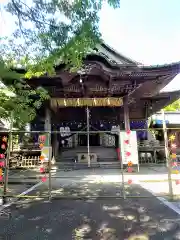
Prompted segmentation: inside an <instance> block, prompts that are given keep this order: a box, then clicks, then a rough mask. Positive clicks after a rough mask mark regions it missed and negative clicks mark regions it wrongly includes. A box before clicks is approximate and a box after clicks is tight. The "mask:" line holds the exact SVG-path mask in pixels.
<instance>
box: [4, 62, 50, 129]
mask: <svg viewBox="0 0 180 240" xmlns="http://www.w3.org/2000/svg"><path fill="white" fill-rule="evenodd" d="M21 77H22V75H21V74H18V73H17V72H14V71H11V70H10V69H9V68H7V66H6V65H5V64H4V63H3V61H2V60H1V61H0V79H2V82H3V83H4V84H5V85H6V87H5V88H4V87H2V88H1V89H0V117H1V118H4V119H6V120H9V121H10V120H11V118H12V116H13V120H14V127H17V128H22V127H23V126H24V125H25V124H26V123H28V122H30V121H32V120H33V119H34V117H35V116H36V110H37V109H39V108H40V107H41V105H42V104H43V102H44V101H45V100H46V99H48V97H49V96H48V93H47V92H46V91H45V90H44V89H43V88H38V89H35V90H32V89H31V88H30V87H29V86H28V85H27V83H26V82H25V81H23V80H22V79H21Z"/></svg>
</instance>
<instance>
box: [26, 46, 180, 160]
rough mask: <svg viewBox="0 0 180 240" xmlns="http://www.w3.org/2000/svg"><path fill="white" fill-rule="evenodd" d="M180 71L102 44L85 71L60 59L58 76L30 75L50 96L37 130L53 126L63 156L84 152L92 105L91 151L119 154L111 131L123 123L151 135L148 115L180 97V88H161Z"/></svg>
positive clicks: (33, 126)
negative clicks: (168, 90) (71, 67)
mask: <svg viewBox="0 0 180 240" xmlns="http://www.w3.org/2000/svg"><path fill="white" fill-rule="evenodd" d="M179 70H180V63H173V64H167V65H162V66H144V65H142V64H140V63H138V62H136V61H133V60H131V59H129V58H127V57H125V56H123V55H122V54H120V53H118V52H117V51H115V50H114V49H112V48H111V47H109V46H108V45H107V44H105V43H102V44H99V45H97V47H96V48H95V49H93V50H92V51H91V53H89V54H88V55H87V57H86V59H84V65H83V67H82V69H80V70H79V71H77V72H73V73H71V72H70V71H68V70H65V65H64V64H60V65H58V66H56V67H55V71H56V75H55V76H48V75H45V76H41V77H38V78H37V77H33V78H31V79H30V80H28V84H29V85H30V86H31V87H38V86H42V87H43V88H45V89H46V90H47V91H48V92H49V95H50V99H49V100H48V101H47V102H46V103H45V104H44V106H43V107H42V108H41V109H40V110H39V111H38V113H37V117H36V119H34V121H33V122H32V123H31V130H33V131H44V130H51V131H52V135H51V144H52V150H53V155H54V156H55V157H56V160H57V161H66V160H67V161H68V159H72V158H75V156H76V153H77V152H78V151H79V152H81V151H82V152H83V151H87V134H86V133H81V131H85V132H86V131H87V107H88V114H89V115H88V116H89V119H88V121H89V131H90V132H89V146H90V151H91V149H92V151H93V152H96V154H97V157H98V159H100V160H102V161H103V160H104V159H105V158H109V159H110V158H112V159H113V158H114V159H115V153H116V151H115V148H116V144H117V143H116V137H115V136H114V135H113V134H106V133H105V131H111V132H112V133H113V129H114V128H116V127H117V126H118V127H120V129H122V130H123V129H131V130H133V129H135V130H138V129H141V131H137V138H138V140H146V139H147V131H145V130H146V129H147V119H148V117H149V116H151V115H152V114H154V113H156V112H157V111H159V110H160V109H162V108H163V107H165V106H167V105H169V104H170V103H172V102H173V101H175V100H176V99H178V98H179V91H176V92H171V93H160V90H161V89H163V88H164V87H165V86H166V85H167V84H168V83H169V82H170V81H171V80H172V79H173V78H174V77H175V76H176V75H177V74H178V73H179ZM142 129H145V130H144V131H142ZM53 131H57V132H56V133H53ZM76 131H77V132H80V133H75V132H76ZM91 131H93V133H91ZM103 131H104V133H103ZM63 149H64V150H63ZM65 150H66V151H65ZM67 150H68V151H67ZM107 152H108V153H107Z"/></svg>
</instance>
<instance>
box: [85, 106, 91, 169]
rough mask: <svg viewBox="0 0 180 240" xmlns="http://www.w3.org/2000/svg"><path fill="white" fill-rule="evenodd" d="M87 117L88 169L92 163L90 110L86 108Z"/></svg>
mask: <svg viewBox="0 0 180 240" xmlns="http://www.w3.org/2000/svg"><path fill="white" fill-rule="evenodd" d="M86 117H87V152H88V167H90V166H91V161H90V149H89V108H88V107H87V108H86Z"/></svg>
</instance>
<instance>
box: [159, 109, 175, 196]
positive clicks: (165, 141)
mask: <svg viewBox="0 0 180 240" xmlns="http://www.w3.org/2000/svg"><path fill="white" fill-rule="evenodd" d="M161 113H162V121H163V132H164V144H165V155H166V166H167V170H168V184H169V197H170V199H173V186H172V178H171V165H170V156H169V148H168V136H167V128H166V119H165V114H164V110H163V109H162V110H161Z"/></svg>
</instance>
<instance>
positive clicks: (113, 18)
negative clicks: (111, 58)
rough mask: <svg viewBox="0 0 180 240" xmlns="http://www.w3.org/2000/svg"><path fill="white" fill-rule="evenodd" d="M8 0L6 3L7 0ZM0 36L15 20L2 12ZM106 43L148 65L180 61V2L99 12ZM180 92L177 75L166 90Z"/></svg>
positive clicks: (130, 3) (135, 1)
mask: <svg viewBox="0 0 180 240" xmlns="http://www.w3.org/2000/svg"><path fill="white" fill-rule="evenodd" d="M4 1H5V0H4ZM2 15H3V18H2V17H1V19H2V21H0V22H1V25H0V34H3V35H8V34H10V33H11V32H12V28H13V21H12V19H11V18H10V17H9V16H7V15H4V14H2V13H1V16H2ZM100 19H101V20H100V30H101V32H102V36H103V38H104V40H105V41H106V42H107V43H108V44H109V45H111V46H112V47H113V48H115V49H117V51H119V52H120V53H122V54H124V55H126V56H127V57H130V58H132V59H134V60H136V61H139V62H141V63H143V64H147V65H157V64H166V63H171V62H177V61H180V47H179V45H180V0H121V7H120V9H117V10H114V9H112V8H110V7H108V6H107V5H105V6H104V8H103V10H102V11H101V13H100ZM179 89H180V75H178V76H177V77H176V78H175V79H174V80H173V81H172V82H171V83H170V85H169V86H168V88H167V89H166V90H179Z"/></svg>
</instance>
